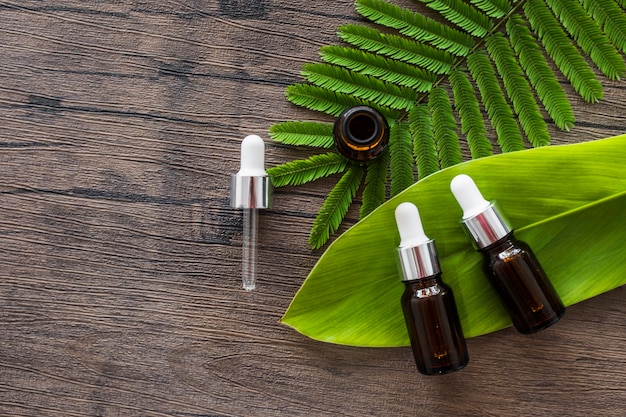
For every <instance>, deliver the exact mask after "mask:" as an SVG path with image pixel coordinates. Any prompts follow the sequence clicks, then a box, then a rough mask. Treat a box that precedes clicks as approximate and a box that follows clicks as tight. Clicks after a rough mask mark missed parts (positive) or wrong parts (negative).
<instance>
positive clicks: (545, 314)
mask: <svg viewBox="0 0 626 417" xmlns="http://www.w3.org/2000/svg"><path fill="white" fill-rule="evenodd" d="M450 188H451V189H452V193H453V194H454V196H455V198H456V199H457V201H458V202H459V204H460V206H461V208H462V209H463V220H462V224H463V226H464V228H465V230H466V232H467V233H468V235H469V236H470V237H471V239H472V242H473V243H474V244H475V247H476V248H477V249H478V251H479V252H481V253H482V254H483V270H484V271H485V273H486V274H487V277H488V278H489V281H490V282H491V285H492V286H493V287H494V289H495V290H496V292H497V293H498V295H499V297H500V299H501V300H502V301H503V302H504V304H505V305H506V307H507V309H508V311H509V314H510V316H511V320H512V321H513V325H514V326H515V328H516V329H517V331H519V332H520V333H534V332H536V331H538V330H541V329H545V328H546V327H549V326H550V325H552V324H554V323H556V322H557V321H559V319H560V318H561V317H562V316H563V314H564V313H565V306H564V305H563V303H562V302H561V299H560V298H559V295H558V294H557V292H556V291H555V289H554V287H553V286H552V283H551V282H550V280H549V279H548V277H547V276H546V273H545V272H544V270H543V268H542V267H541V265H540V264H539V261H538V260H537V258H536V257H535V254H534V253H533V251H532V250H531V249H530V247H529V246H528V245H527V244H526V243H524V242H521V241H519V240H517V239H515V237H514V236H513V229H512V228H511V226H510V225H509V223H508V221H507V220H506V219H505V218H504V217H503V216H502V214H501V213H500V212H499V210H498V207H497V205H495V203H490V202H488V201H487V200H485V199H484V198H483V196H482V194H481V193H480V190H479V189H478V187H477V186H476V184H475V183H474V181H473V180H472V178H470V177H469V176H467V175H458V176H456V177H455V178H454V179H453V180H452V183H451V185H450Z"/></svg>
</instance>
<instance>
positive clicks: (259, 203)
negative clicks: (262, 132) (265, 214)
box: [230, 135, 272, 209]
mask: <svg viewBox="0 0 626 417" xmlns="http://www.w3.org/2000/svg"><path fill="white" fill-rule="evenodd" d="M271 193H272V183H271V181H270V179H269V177H268V175H267V173H266V172H265V143H264V142H263V139H261V138H260V137H259V136H257V135H249V136H246V137H245V138H244V140H243V141H242V142H241V168H240V169H239V172H237V173H236V174H233V175H231V178H230V206H231V207H233V208H238V209H257V208H258V209H265V208H268V207H270V205H271Z"/></svg>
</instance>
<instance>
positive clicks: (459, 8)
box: [420, 0, 493, 38]
mask: <svg viewBox="0 0 626 417" xmlns="http://www.w3.org/2000/svg"><path fill="white" fill-rule="evenodd" d="M420 1H421V2H422V3H424V4H426V5H427V6H428V7H430V8H431V9H433V10H436V11H438V12H439V13H441V15H442V16H443V17H445V18H446V19H448V20H449V21H450V22H452V23H454V24H455V25H457V26H458V27H460V28H461V29H463V30H465V31H466V32H468V33H469V34H471V35H473V36H477V37H480V38H482V37H484V36H485V35H487V34H488V33H489V31H490V30H491V29H492V28H493V21H492V20H491V19H490V18H489V17H488V16H487V15H485V14H484V13H482V12H481V11H479V10H478V9H476V8H475V7H473V6H472V5H471V4H469V3H466V2H464V1H458V0H420Z"/></svg>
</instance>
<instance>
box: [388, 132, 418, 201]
mask: <svg viewBox="0 0 626 417" xmlns="http://www.w3.org/2000/svg"><path fill="white" fill-rule="evenodd" d="M389 148H390V149H389V150H390V153H391V196H392V197H393V196H394V195H397V194H399V193H401V192H402V191H404V190H405V189H406V188H407V187H410V186H411V185H413V183H414V182H415V178H413V146H412V142H411V134H410V132H409V124H408V123H406V122H400V123H396V124H395V125H393V126H392V127H391V131H390V132H389Z"/></svg>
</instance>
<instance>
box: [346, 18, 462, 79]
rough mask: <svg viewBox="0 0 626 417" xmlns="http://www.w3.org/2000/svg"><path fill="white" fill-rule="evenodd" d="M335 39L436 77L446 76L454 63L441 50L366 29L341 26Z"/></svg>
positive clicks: (447, 54) (372, 29)
mask: <svg viewBox="0 0 626 417" xmlns="http://www.w3.org/2000/svg"><path fill="white" fill-rule="evenodd" d="M338 36H339V37H340V38H341V39H343V40H344V41H346V42H347V43H349V44H351V45H353V46H356V47H358V48H360V49H362V50H364V51H368V52H372V53H376V54H380V55H384V56H386V57H389V58H393V59H397V60H398V61H403V62H406V63H408V64H413V65H417V66H419V67H421V68H424V69H425V70H427V71H431V72H434V73H435V74H444V73H447V72H448V71H450V69H451V68H452V66H453V65H454V63H455V58H454V56H453V55H452V54H450V53H448V52H446V51H444V50H441V49H437V48H433V47H432V46H429V45H425V44H423V43H419V42H417V41H414V40H410V39H406V38H404V37H402V36H397V35H390V34H383V33H381V32H380V31H378V30H376V29H374V28H370V27H367V26H361V25H344V26H340V27H339V32H338Z"/></svg>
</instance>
